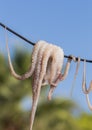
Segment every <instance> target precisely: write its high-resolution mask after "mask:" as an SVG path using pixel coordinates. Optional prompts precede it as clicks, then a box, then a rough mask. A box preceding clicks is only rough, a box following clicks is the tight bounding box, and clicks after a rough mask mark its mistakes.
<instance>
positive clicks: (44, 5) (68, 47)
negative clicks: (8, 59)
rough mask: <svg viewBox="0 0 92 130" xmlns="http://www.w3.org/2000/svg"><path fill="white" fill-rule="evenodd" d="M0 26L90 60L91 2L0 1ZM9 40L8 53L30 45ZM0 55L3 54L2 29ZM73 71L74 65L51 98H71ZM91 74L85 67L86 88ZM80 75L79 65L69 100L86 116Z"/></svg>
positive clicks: (13, 38)
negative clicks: (80, 107)
mask: <svg viewBox="0 0 92 130" xmlns="http://www.w3.org/2000/svg"><path fill="white" fill-rule="evenodd" d="M0 22H2V23H4V24H6V25H7V26H9V27H10V28H12V29H13V30H15V31H16V32H18V33H20V34H21V35H23V36H25V37H27V38H28V39H29V40H31V41H33V42H36V41H38V40H46V41H48V42H50V43H53V44H56V45H58V46H60V47H62V48H63V50H64V53H65V54H66V55H69V54H73V55H74V56H80V57H82V58H87V59H92V54H91V53H92V48H91V46H92V36H91V35H92V1H91V0H38V1H37V0H9V1H6V0H3V1H1V2H0ZM9 40H10V42H11V43H12V44H11V45H10V46H11V50H13V48H12V47H13V45H14V44H15V43H16V46H20V45H21V46H23V47H24V49H25V50H28V49H31V46H30V45H28V44H25V43H24V41H22V40H20V39H19V38H18V37H15V36H14V35H12V34H9ZM19 42H20V43H19ZM22 43H23V44H22ZM0 51H1V52H6V49H5V37H4V30H3V29H2V28H0ZM65 62H66V59H65ZM75 67H76V64H75V63H72V64H71V69H70V72H69V75H68V77H67V79H66V80H65V81H63V82H62V83H60V85H59V86H58V87H57V89H56V91H55V93H54V95H59V96H65V97H67V98H71V97H70V90H71V84H72V80H73V76H74V72H75ZM91 70H92V64H90V63H87V86H89V82H90V80H91V79H92V73H91ZM82 71H83V63H81V65H80V69H79V73H78V76H77V80H76V84H75V89H74V92H73V96H72V97H73V99H74V100H76V101H77V102H78V103H79V104H82V106H83V108H84V110H85V111H87V112H89V110H88V107H87V103H86V99H85V95H84V94H83V93H82V90H81V84H82V83H81V82H82V73H83V72H82ZM90 96H91V95H90Z"/></svg>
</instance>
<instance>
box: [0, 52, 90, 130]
mask: <svg viewBox="0 0 92 130" xmlns="http://www.w3.org/2000/svg"><path fill="white" fill-rule="evenodd" d="M29 64H30V55H29V54H28V53H20V52H17V53H15V55H14V57H13V65H14V68H15V69H16V71H17V73H20V74H22V73H24V72H25V71H27V69H28V68H29V66H28V65H29ZM44 94H45V91H43V95H44ZM26 96H31V79H30V78H29V79H27V80H25V81H19V80H16V79H14V78H13V77H12V76H11V74H10V71H9V67H8V66H7V62H6V60H5V58H4V56H3V55H0V130H28V129H29V124H30V111H25V110H24V109H23V107H22V106H21V102H22V100H23V98H24V97H26ZM77 108H78V107H77V106H76V105H75V103H73V102H71V101H70V100H65V99H62V100H61V99H53V100H52V101H50V102H49V101H45V99H43V100H41V101H40V102H39V106H38V109H37V113H36V118H35V122H34V128H33V130H37V129H38V130H91V129H92V125H91V120H92V115H88V114H85V113H84V114H80V115H79V116H78V117H76V116H74V114H73V112H74V111H75V110H76V111H77V112H78V110H77Z"/></svg>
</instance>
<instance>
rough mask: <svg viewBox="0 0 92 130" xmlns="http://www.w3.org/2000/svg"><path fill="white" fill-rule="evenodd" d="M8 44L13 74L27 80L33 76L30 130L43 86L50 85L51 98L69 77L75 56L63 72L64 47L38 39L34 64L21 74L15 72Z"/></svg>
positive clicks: (33, 54) (49, 96) (33, 57)
mask: <svg viewBox="0 0 92 130" xmlns="http://www.w3.org/2000/svg"><path fill="white" fill-rule="evenodd" d="M6 45H7V52H8V61H9V66H10V70H11V74H12V75H13V76H14V77H15V78H16V79H18V80H25V79H27V78H29V77H31V76H33V81H32V94H33V96H32V110H31V119H30V130H32V127H33V122H34V118H35V113H36V109H37V104H38V100H39V96H40V91H41V86H43V85H50V90H49V94H48V99H49V100H51V97H52V93H53V91H54V89H55V88H56V86H57V85H58V83H59V82H60V81H62V80H64V79H65V78H66V77H67V75H68V71H69V68H70V63H71V61H72V59H73V56H70V58H68V60H67V63H66V67H65V71H64V74H62V73H61V71H62V66H63V60H64V52H63V49H61V48H60V47H58V46H56V45H52V44H48V43H47V42H45V41H38V42H37V43H36V44H35V46H34V48H33V52H32V64H31V65H30V67H29V70H28V71H27V72H26V73H25V74H23V75H19V74H17V73H16V72H15V70H14V68H13V65H12V62H11V58H10V52H9V48H8V41H7V42H6Z"/></svg>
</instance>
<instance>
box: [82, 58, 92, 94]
mask: <svg viewBox="0 0 92 130" xmlns="http://www.w3.org/2000/svg"><path fill="white" fill-rule="evenodd" d="M82 90H83V92H84V93H85V94H88V93H89V92H90V91H92V81H91V82H90V85H89V88H88V89H87V86H86V60H84V69H83V81H82Z"/></svg>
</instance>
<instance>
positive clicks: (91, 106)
mask: <svg viewBox="0 0 92 130" xmlns="http://www.w3.org/2000/svg"><path fill="white" fill-rule="evenodd" d="M91 84H92V82H91ZM86 99H87V104H88V107H89V109H90V110H92V105H91V103H90V100H89V95H88V94H86Z"/></svg>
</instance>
